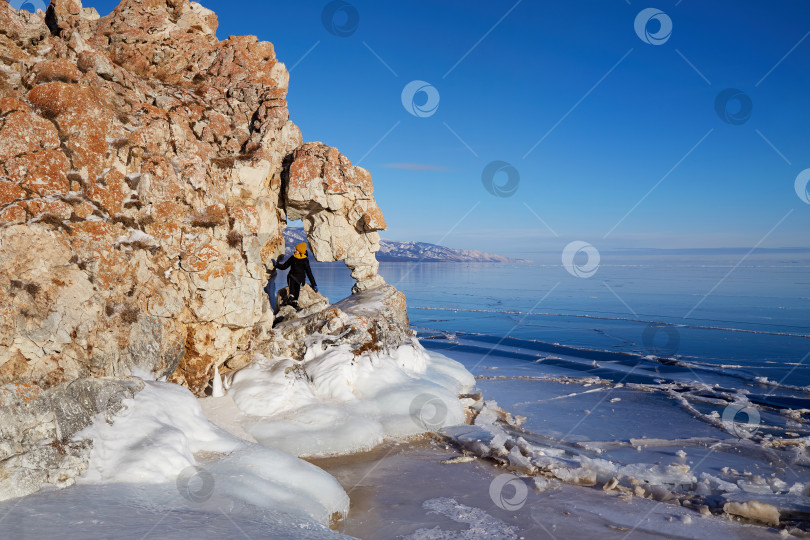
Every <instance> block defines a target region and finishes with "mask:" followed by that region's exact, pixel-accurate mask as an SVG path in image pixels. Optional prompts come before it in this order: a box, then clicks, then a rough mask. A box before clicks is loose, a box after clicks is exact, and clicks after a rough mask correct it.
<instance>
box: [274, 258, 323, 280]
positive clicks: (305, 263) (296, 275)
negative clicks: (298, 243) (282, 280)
mask: <svg viewBox="0 0 810 540" xmlns="http://www.w3.org/2000/svg"><path fill="white" fill-rule="evenodd" d="M276 268H277V269H278V270H286V269H287V268H289V269H290V273H289V274H287V281H289V280H291V279H293V280H295V281H297V282H298V283H300V284H301V285H303V284H304V283H306V281H305V276H306V277H308V278H309V282H310V283H311V284H312V286H313V287H317V286H318V285H317V284H316V283H315V277H314V276H313V275H312V269H311V268H310V267H309V259H308V258H307V259H298V258H296V257H295V256H292V257H290V258H289V259H287V260H286V261H284V262H283V263H281V264H279V265H277V266H276Z"/></svg>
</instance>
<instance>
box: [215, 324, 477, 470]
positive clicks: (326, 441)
mask: <svg viewBox="0 0 810 540" xmlns="http://www.w3.org/2000/svg"><path fill="white" fill-rule="evenodd" d="M474 385H475V380H474V378H473V376H472V375H471V374H470V373H469V372H468V371H467V370H466V369H465V368H464V367H463V366H462V365H461V364H459V363H458V362H456V361H454V360H451V359H449V358H447V357H444V356H441V355H436V354H428V353H427V351H425V349H424V348H423V347H422V346H421V345H420V344H419V343H418V342H417V341H415V340H414V341H410V342H408V343H406V344H404V345H402V346H401V347H399V348H397V349H395V350H393V351H391V352H370V353H366V354H363V355H360V356H356V355H355V354H354V353H353V352H352V351H351V348H350V346H348V345H341V346H337V347H328V348H325V349H324V350H321V351H318V347H311V348H310V349H309V350H308V352H307V355H306V358H305V359H304V361H303V362H300V363H299V362H294V361H292V360H289V359H268V358H264V359H260V360H259V361H256V362H254V363H253V364H251V365H250V366H248V367H246V368H245V369H243V370H241V371H239V372H238V373H236V375H235V376H234V377H233V383H232V386H231V388H230V390H229V395H230V397H231V398H232V399H233V401H234V403H235V404H236V406H237V407H238V408H239V409H240V410H241V411H242V412H244V413H245V414H247V415H249V418H247V419H246V420H245V421H244V424H243V428H244V429H245V431H247V432H248V433H250V434H251V435H252V436H253V437H255V439H256V440H257V441H259V442H260V443H261V444H263V445H265V446H268V447H271V448H277V449H280V450H283V451H285V452H289V453H290V454H293V455H296V456H300V457H312V456H326V455H336V454H346V453H351V452H357V451H363V450H369V449H371V448H373V447H374V446H377V445H378V444H380V443H382V442H383V440H384V438H386V437H408V436H412V435H418V434H421V433H426V432H429V431H436V430H438V429H441V428H442V427H445V426H456V425H461V424H464V422H465V420H466V415H465V410H464V407H463V406H462V403H461V402H460V401H459V399H458V396H459V394H461V393H464V392H467V391H468V390H469V389H470V388H472V387H473V386H474Z"/></svg>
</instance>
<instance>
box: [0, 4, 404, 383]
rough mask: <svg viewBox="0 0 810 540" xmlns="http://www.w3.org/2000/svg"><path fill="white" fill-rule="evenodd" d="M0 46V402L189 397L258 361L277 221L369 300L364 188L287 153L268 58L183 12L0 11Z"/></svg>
mask: <svg viewBox="0 0 810 540" xmlns="http://www.w3.org/2000/svg"><path fill="white" fill-rule="evenodd" d="M0 28H2V31H0V384H6V383H12V382H13V383H32V384H35V385H38V386H39V387H42V388H48V387H52V386H56V385H59V384H62V383H66V382H68V383H69V382H71V381H74V380H76V379H79V378H83V377H105V376H107V377H126V376H128V375H130V374H132V373H143V372H146V373H151V374H152V375H153V376H155V377H168V378H169V379H170V380H172V381H174V382H177V383H179V384H182V385H185V386H187V387H188V388H190V389H191V390H192V391H194V392H196V393H198V394H199V393H201V392H202V391H203V389H204V388H205V386H206V384H207V383H208V381H209V380H210V378H211V376H212V374H213V368H214V366H215V365H216V364H223V363H224V362H226V361H227V360H229V359H232V358H234V357H236V356H240V355H242V356H244V355H245V354H247V353H249V351H251V350H255V349H257V348H264V349H267V348H268V347H269V348H271V349H272V348H273V347H274V345H272V344H273V342H274V340H275V339H276V337H275V334H274V331H273V330H272V329H271V325H272V319H273V314H272V312H271V311H270V310H269V309H268V301H267V299H266V297H265V295H264V293H263V287H264V284H265V283H266V275H265V266H266V265H269V262H270V261H271V260H272V259H273V258H275V257H276V256H278V255H279V254H281V253H282V252H283V242H284V240H283V236H282V231H283V229H284V227H285V226H286V221H287V219H302V220H303V222H304V226H305V228H306V230H307V232H308V234H309V240H310V242H311V247H312V251H313V252H314V255H315V257H316V258H317V259H318V260H327V261H331V260H344V261H345V262H346V264H347V265H349V266H350V267H351V268H352V270H353V276H354V277H355V278H356V279H357V285H356V286H355V291H365V290H368V289H372V288H374V287H378V286H380V285H383V281H382V278H380V277H379V276H378V275H377V262H376V260H375V258H374V252H375V251H376V250H377V249H379V237H378V235H377V232H376V231H378V230H380V229H383V228H384V227H385V222H384V220H383V217H382V213H381V212H380V209H379V207H378V206H377V205H376V202H375V201H374V198H373V195H372V191H373V190H372V184H371V177H370V175H369V173H368V171H366V170H365V169H362V168H359V167H353V166H352V165H351V163H350V162H349V160H348V159H347V158H346V157H344V156H342V155H341V154H340V153H339V152H338V151H337V150H336V149H334V148H329V147H327V146H324V145H322V144H319V143H314V144H302V138H301V133H300V131H299V129H298V128H297V127H296V126H295V124H293V123H292V122H291V121H290V120H289V115H288V111H287V103H286V100H285V96H286V92H287V85H288V73H287V70H286V68H285V67H284V64H282V63H281V62H279V61H278V60H277V59H276V57H275V52H274V49H273V45H272V44H271V43H268V42H262V41H258V40H257V39H256V38H255V37H250V36H248V37H230V38H228V39H226V40H223V41H220V40H218V39H217V37H216V35H215V31H216V28H217V18H216V15H215V14H214V13H212V12H211V11H209V10H207V9H205V8H203V7H202V6H200V5H199V4H196V3H193V2H189V1H188V0H123V1H122V2H121V4H120V5H119V6H118V7H117V8H116V9H115V10H114V11H113V12H112V13H111V14H110V15H108V16H106V17H99V16H98V14H97V13H96V12H95V10H94V9H88V8H83V7H82V6H81V3H80V2H79V1H78V0H53V1H52V2H51V5H50V7H49V8H48V12H47V15H46V14H42V13H40V14H36V15H35V14H30V13H28V12H25V11H20V12H17V11H15V10H14V9H12V8H11V7H10V5H9V4H8V3H6V2H0ZM392 294H393V293H392ZM397 305H398V306H399V308H398V309H401V310H402V312H401V314H400V315H398V316H397V320H398V321H399V322H398V324H401V323H402V321H403V320H404V321H405V322H406V321H407V319H406V318H405V319H403V317H405V315H404V301H402V302H401V305H399V303H398V304H397ZM276 349H279V350H281V349H280V348H279V347H276ZM294 350H297V348H296V347H289V348H287V349H286V351H287V352H291V351H294Z"/></svg>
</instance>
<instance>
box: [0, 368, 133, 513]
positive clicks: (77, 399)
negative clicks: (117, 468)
mask: <svg viewBox="0 0 810 540" xmlns="http://www.w3.org/2000/svg"><path fill="white" fill-rule="evenodd" d="M143 387H144V383H143V381H142V380H140V379H137V378H129V379H121V380H116V379H77V380H75V381H73V382H71V383H63V384H60V385H58V386H55V387H53V388H50V389H47V390H43V389H42V388H40V387H39V386H36V385H33V384H24V383H17V384H8V385H5V386H2V387H0V500H5V499H9V498H12V497H22V496H24V495H28V494H30V493H34V492H36V491H38V490H39V489H41V488H42V486H44V485H46V484H49V485H51V486H54V487H67V486H70V485H72V484H73V483H74V481H75V479H76V477H77V476H79V475H80V474H81V473H82V472H83V471H85V470H86V469H87V465H88V460H89V458H90V451H91V450H92V441H90V440H87V439H84V440H73V439H74V435H75V434H76V433H78V432H79V431H81V430H82V429H84V428H85V427H87V426H89V425H90V424H91V423H92V422H93V420H94V419H96V417H97V415H98V414H102V415H103V418H104V419H105V420H106V421H107V422H108V423H110V424H112V422H113V421H114V419H115V416H116V415H117V414H118V413H119V412H120V411H121V410H122V408H123V405H122V401H123V400H124V399H127V398H131V397H133V396H134V395H135V394H136V393H137V392H138V391H140V390H141V389H143Z"/></svg>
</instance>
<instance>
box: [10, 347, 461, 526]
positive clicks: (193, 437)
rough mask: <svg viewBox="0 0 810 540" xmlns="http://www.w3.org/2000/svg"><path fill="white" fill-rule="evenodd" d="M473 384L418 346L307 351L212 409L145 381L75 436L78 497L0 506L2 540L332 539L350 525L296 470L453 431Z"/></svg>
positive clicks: (344, 505)
mask: <svg viewBox="0 0 810 540" xmlns="http://www.w3.org/2000/svg"><path fill="white" fill-rule="evenodd" d="M473 384H474V379H473V377H472V375H471V374H470V373H469V372H468V371H467V370H466V369H464V368H463V367H462V366H461V364H459V363H457V362H455V361H453V360H450V359H448V358H445V357H442V356H441V355H433V356H430V355H428V354H427V352H426V351H425V350H424V349H423V348H422V347H421V346H420V345H419V344H418V342H416V341H414V342H412V343H409V344H406V345H403V346H402V347H400V348H399V349H398V350H396V351H394V352H393V353H391V354H383V353H377V352H370V353H367V354H364V355H362V356H360V357H355V355H353V354H352V353H351V351H349V350H348V349H346V348H345V347H343V346H338V347H320V346H318V345H317V344H316V343H311V344H310V348H309V353H308V355H307V358H306V359H305V361H304V362H302V363H295V362H292V361H291V360H287V359H268V358H257V359H256V361H255V362H254V364H252V365H251V366H249V367H248V368H246V369H244V370H242V371H240V372H237V373H236V375H235V376H233V377H232V378H231V379H229V380H228V381H227V385H226V386H227V387H228V390H227V392H226V394H225V395H224V396H223V397H218V398H214V397H212V398H207V399H202V400H199V399H197V398H195V397H194V396H193V395H192V394H191V393H190V392H189V391H188V390H186V389H184V388H182V387H180V386H177V385H174V384H170V383H165V382H158V381H147V383H146V387H145V389H144V390H142V391H141V392H139V393H138V394H136V396H135V397H134V398H133V399H130V400H127V401H125V402H124V405H125V410H124V411H123V412H122V413H121V414H120V415H119V416H118V417H117V418H116V420H115V422H114V423H113V424H112V425H109V424H107V423H106V422H105V420H104V419H103V418H102V417H101V415H99V417H98V418H97V419H96V421H95V422H94V423H93V424H92V425H91V426H90V427H88V428H86V429H85V430H84V431H82V432H80V433H78V434H77V435H76V437H77V438H91V439H92V440H93V443H94V446H93V452H92V455H91V460H90V467H89V469H88V470H87V471H86V473H85V474H84V475H83V476H82V477H81V478H80V480H79V482H78V483H77V484H78V485H77V486H76V487H74V488H70V489H68V490H64V491H48V492H42V493H38V494H35V495H32V496H30V497H25V498H21V499H18V500H16V501H7V502H5V503H2V504H0V516H2V520H3V526H4V531H15V534H14V536H12V537H14V538H24V537H38V538H39V537H54V536H65V534H60V533H59V531H67V533H66V535H67V536H66V537H67V538H75V539H92V538H115V537H121V538H132V537H141V536H147V537H156V538H160V537H177V535H178V533H181V532H182V536H183V537H194V538H221V537H222V536H223V535H224V534H225V532H226V531H233V529H236V530H240V531H242V530H243V529H250V530H253V531H255V532H257V533H258V535H259V536H261V537H267V536H272V537H286V538H330V537H332V536H334V533H332V532H331V531H330V530H329V529H328V526H329V525H330V524H334V523H335V522H336V520H339V519H341V518H342V517H344V516H345V515H346V514H347V513H348V511H349V497H348V495H347V493H346V492H345V491H344V489H343V488H342V487H341V486H340V484H339V483H338V482H337V480H336V479H335V478H334V477H333V476H331V475H330V474H328V473H326V472H325V471H323V470H322V469H320V468H318V467H317V466H315V465H312V464H310V463H308V462H306V461H304V460H302V459H299V457H298V456H314V455H320V456H324V455H336V454H346V453H351V452H357V451H361V450H367V449H370V448H372V447H374V446H377V445H379V444H380V443H382V442H383V441H384V440H385V439H386V438H390V437H400V438H401V437H410V436H413V435H418V434H420V433H425V432H428V431H435V430H437V429H440V428H441V427H444V426H449V425H455V424H461V423H463V422H464V421H465V412H464V407H463V405H462V403H461V402H460V401H459V399H458V397H457V396H458V395H459V394H460V393H463V392H465V391H466V390H468V389H469V387H471V386H472V385H473ZM206 413H207V414H208V417H207V416H206ZM209 417H210V419H209ZM212 420H213V422H212ZM214 422H216V423H219V424H220V426H221V427H220V426H217V425H216V424H215V423H214ZM45 514H47V515H49V519H48V520H39V519H36V518H37V516H41V515H45ZM191 531H193V533H191ZM187 533H189V534H187ZM3 537H5V533H4V535H3Z"/></svg>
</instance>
